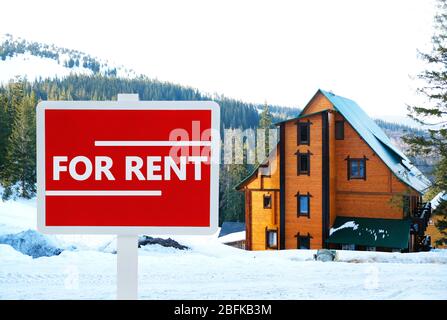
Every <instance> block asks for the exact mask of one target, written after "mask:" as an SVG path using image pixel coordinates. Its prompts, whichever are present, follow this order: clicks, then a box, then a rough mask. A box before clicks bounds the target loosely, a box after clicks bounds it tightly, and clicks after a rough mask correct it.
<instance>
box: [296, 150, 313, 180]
mask: <svg viewBox="0 0 447 320" xmlns="http://www.w3.org/2000/svg"><path fill="white" fill-rule="evenodd" d="M297 154H298V168H297V169H298V175H300V174H307V175H309V174H310V153H309V152H307V153H299V152H298V153H297Z"/></svg>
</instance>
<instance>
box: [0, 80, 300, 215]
mask: <svg viewBox="0 0 447 320" xmlns="http://www.w3.org/2000/svg"><path fill="white" fill-rule="evenodd" d="M122 92H125V93H129V92H131V93H138V94H139V97H140V99H141V100H215V101H217V102H218V103H219V105H220V107H221V127H222V130H223V129H225V128H240V129H247V128H257V127H258V125H259V124H261V126H262V127H265V125H267V126H269V125H270V126H271V124H272V122H274V121H280V120H283V119H284V118H286V117H293V116H296V115H297V114H298V112H299V110H297V109H293V108H281V107H278V106H267V105H264V106H260V105H255V104H248V103H244V102H241V101H238V100H234V99H228V98H226V97H224V96H214V97H210V96H207V95H203V94H202V93H200V92H199V91H197V90H195V89H192V88H187V87H182V86H178V85H174V84H170V83H164V82H159V81H156V80H150V79H147V78H145V77H141V78H137V79H126V78H116V77H107V76H102V75H93V76H82V75H71V76H68V77H66V78H63V79H40V80H37V81H34V82H28V81H26V80H23V79H19V78H17V79H14V80H12V81H11V82H9V83H8V84H7V85H4V86H1V87H0V184H1V187H2V188H3V191H2V192H1V195H2V199H4V200H5V199H9V198H11V197H13V198H16V197H23V198H31V197H33V196H35V193H36V156H35V155H36V144H35V141H36V124H35V118H36V115H35V107H36V105H37V103H38V102H39V101H41V100H115V99H116V97H117V94H118V93H122ZM261 108H262V109H263V111H262V112H261V113H259V112H258V109H261ZM266 108H267V109H266ZM269 108H271V109H272V110H275V111H277V113H278V114H280V115H279V116H276V118H275V117H274V116H272V114H271V113H270V110H269ZM266 112H267V113H266ZM265 117H267V119H268V120H267V122H266V120H265V119H264V118H265ZM167 121H169V119H167ZM266 123H267V124H266ZM251 170H253V166H252V165H247V164H230V165H224V164H222V165H221V168H220V213H219V216H220V217H221V218H220V220H221V222H222V221H230V220H231V221H243V220H244V199H243V193H241V192H237V191H236V190H234V187H235V186H236V185H237V184H238V183H239V182H240V181H241V180H242V179H244V178H245V177H246V176H247V174H248V173H249V172H250V171H251Z"/></svg>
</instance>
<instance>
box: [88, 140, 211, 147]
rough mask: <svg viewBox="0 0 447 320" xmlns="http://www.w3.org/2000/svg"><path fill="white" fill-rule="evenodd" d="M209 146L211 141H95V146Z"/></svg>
mask: <svg viewBox="0 0 447 320" xmlns="http://www.w3.org/2000/svg"><path fill="white" fill-rule="evenodd" d="M201 146H203V147H209V146H211V141H181V140H179V141H153V140H152V141H144V140H137V141H95V147H201Z"/></svg>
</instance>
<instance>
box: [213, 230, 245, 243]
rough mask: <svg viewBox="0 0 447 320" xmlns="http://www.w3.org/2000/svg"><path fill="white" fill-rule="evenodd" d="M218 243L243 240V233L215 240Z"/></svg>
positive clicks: (231, 234) (235, 233)
mask: <svg viewBox="0 0 447 320" xmlns="http://www.w3.org/2000/svg"><path fill="white" fill-rule="evenodd" d="M217 240H218V241H219V242H220V243H231V242H236V241H243V240H245V231H239V232H233V233H230V234H227V235H226V236H223V237H220V238H217Z"/></svg>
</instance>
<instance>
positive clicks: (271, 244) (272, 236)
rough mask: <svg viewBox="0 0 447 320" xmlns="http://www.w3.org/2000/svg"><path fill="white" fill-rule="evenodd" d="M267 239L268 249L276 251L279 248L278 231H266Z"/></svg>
mask: <svg viewBox="0 0 447 320" xmlns="http://www.w3.org/2000/svg"><path fill="white" fill-rule="evenodd" d="M265 238H266V245H267V248H270V249H276V248H277V247H278V231H276V230H268V229H266V234H265Z"/></svg>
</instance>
